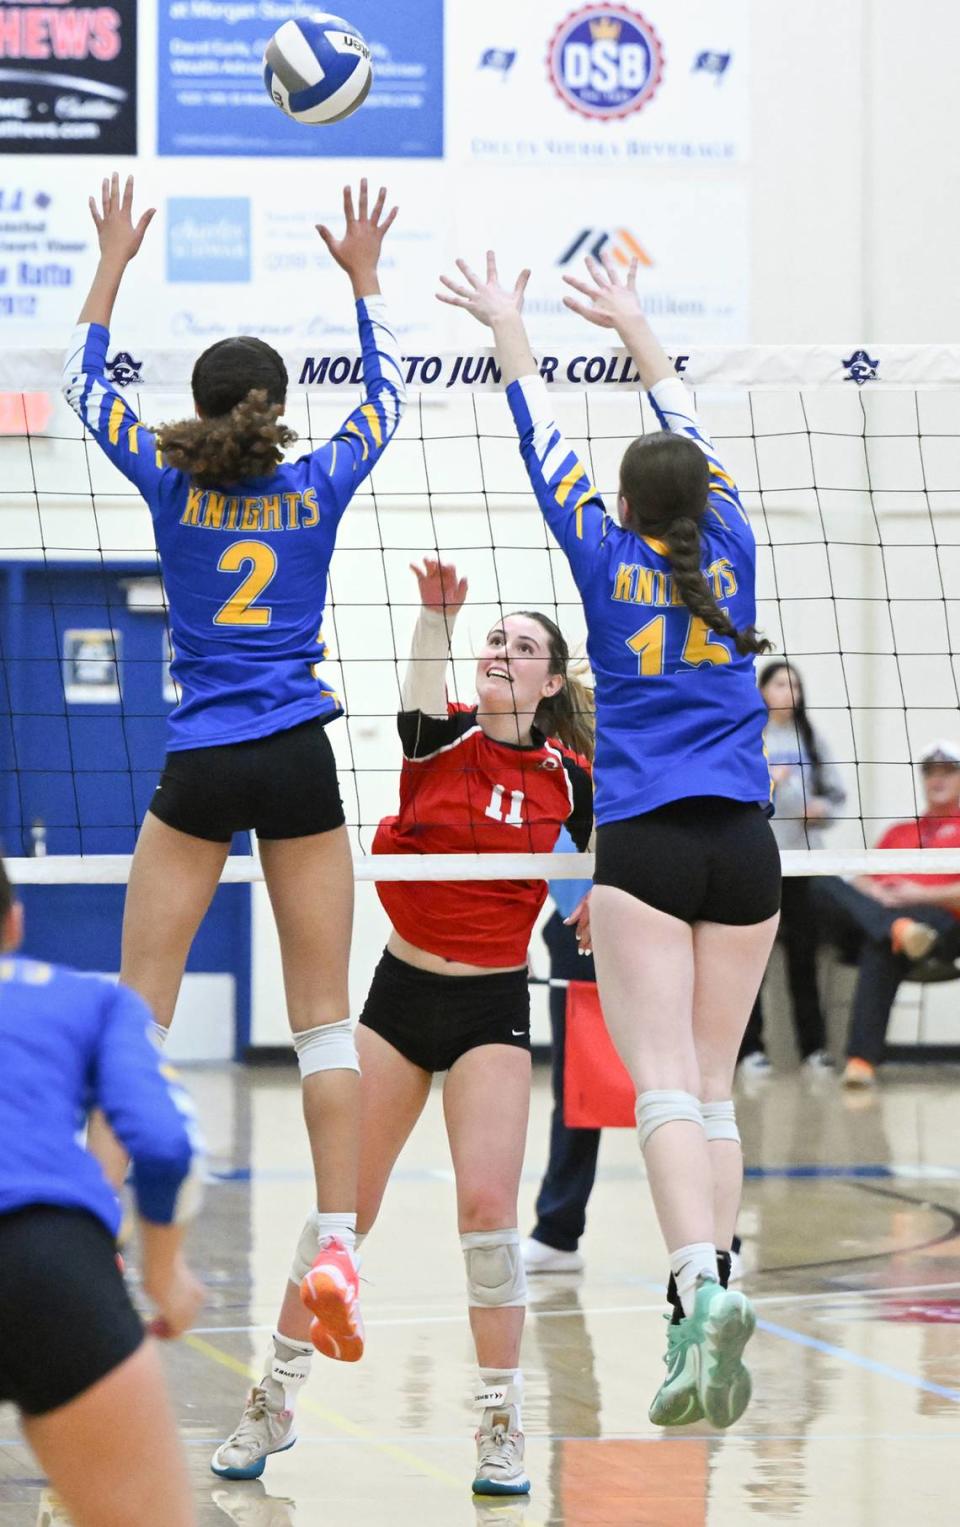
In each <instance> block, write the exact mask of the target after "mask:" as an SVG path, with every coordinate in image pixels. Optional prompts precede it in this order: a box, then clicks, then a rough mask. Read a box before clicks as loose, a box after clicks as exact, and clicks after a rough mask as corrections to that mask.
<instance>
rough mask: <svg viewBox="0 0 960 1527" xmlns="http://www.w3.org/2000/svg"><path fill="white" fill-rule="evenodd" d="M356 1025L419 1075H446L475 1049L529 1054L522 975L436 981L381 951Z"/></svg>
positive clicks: (438, 977) (436, 977) (428, 973)
mask: <svg viewBox="0 0 960 1527" xmlns="http://www.w3.org/2000/svg"><path fill="white" fill-rule="evenodd" d="M360 1022H361V1023H364V1024H366V1026H367V1028H368V1029H373V1031H374V1033H376V1034H379V1035H381V1037H382V1038H383V1039H385V1040H387V1042H388V1043H389V1044H392V1045H393V1048H394V1049H395V1050H399V1051H400V1054H401V1055H403V1056H405V1057H406V1058H407V1060H409V1061H412V1062H413V1064H414V1065H415V1066H419V1067H420V1068H421V1069H422V1070H423V1071H449V1070H450V1067H451V1066H452V1065H453V1063H454V1061H457V1060H459V1059H460V1057H461V1055H465V1054H466V1053H467V1051H468V1050H476V1049H477V1048H478V1046H480V1045H513V1046H514V1047H515V1048H516V1049H518V1050H529V1048H530V988H529V987H528V985H527V972H526V970H525V969H524V970H506V971H498V972H496V973H495V974H491V975H489V976H442V975H434V974H433V972H432V971H430V970H418V969H417V967H416V965H408V964H407V963H406V961H405V960H398V959H397V957H396V955H393V954H391V953H390V951H389V949H385V950H384V951H383V954H382V956H381V959H380V963H379V965H378V966H377V968H376V970H375V971H374V973H373V981H372V982H371V985H370V991H369V992H368V994H367V1000H366V1002H365V1003H364V1007H363V1012H362V1013H361V1014H360Z"/></svg>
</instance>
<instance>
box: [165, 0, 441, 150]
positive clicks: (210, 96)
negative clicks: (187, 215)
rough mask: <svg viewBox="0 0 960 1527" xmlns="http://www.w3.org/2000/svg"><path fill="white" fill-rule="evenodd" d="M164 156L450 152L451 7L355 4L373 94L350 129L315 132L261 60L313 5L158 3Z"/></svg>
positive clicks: (429, 2) (234, 0)
mask: <svg viewBox="0 0 960 1527" xmlns="http://www.w3.org/2000/svg"><path fill="white" fill-rule="evenodd" d="M158 3H159V37H158V55H157V71H158V72H157V114H158V121H157V140H158V151H159V153H161V154H199V155H207V156H211V155H215V156H219V155H224V154H229V155H247V156H251V157H263V156H282V157H292V158H317V157H320V156H322V157H324V158H339V159H352V158H361V157H362V158H390V159H393V158H404V159H424V158H427V159H430V158H440V157H441V156H442V155H443V16H444V6H443V0H403V4H402V5H382V4H379V3H377V0H350V5H349V19H350V22H351V23H352V24H353V25H355V26H356V27H357V28H358V30H359V31H360V32H361V33H362V34H363V36H364V37H365V39H366V41H367V42H368V44H369V45H370V49H371V52H372V55H373V86H372V89H371V91H370V94H369V96H368V97H367V99H366V101H365V102H364V104H363V107H362V109H361V110H359V111H357V112H356V113H355V114H354V115H353V116H351V117H347V118H346V120H345V121H342V122H335V123H331V124H330V125H328V126H324V127H307V126H304V125H303V124H301V123H299V122H293V121H291V120H290V118H289V117H286V116H284V114H283V112H282V111H281V110H280V109H279V107H277V106H275V105H274V103H273V101H272V100H271V99H270V96H269V95H268V94H267V90H266V87H265V85H264V83H263V52H264V49H265V47H266V45H267V43H268V42H269V40H270V38H271V36H272V35H273V33H274V32H275V31H276V30H277V28H278V27H279V26H280V25H281V23H282V22H284V21H286V20H289V19H290V18H296V17H297V16H309V15H311V14H314V13H316V11H317V10H318V8H319V7H318V5H317V4H316V3H306V4H305V3H303V0H158Z"/></svg>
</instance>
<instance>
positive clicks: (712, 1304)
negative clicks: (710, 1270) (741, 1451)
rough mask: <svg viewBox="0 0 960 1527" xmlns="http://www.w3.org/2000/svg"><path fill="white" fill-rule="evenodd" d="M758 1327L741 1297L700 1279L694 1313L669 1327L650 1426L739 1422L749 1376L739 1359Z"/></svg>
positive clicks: (722, 1426)
mask: <svg viewBox="0 0 960 1527" xmlns="http://www.w3.org/2000/svg"><path fill="white" fill-rule="evenodd" d="M666 1318H667V1319H669V1318H670V1317H669V1316H668V1317H666ZM756 1323H757V1320H756V1316H755V1314H754V1312H753V1307H752V1305H751V1304H750V1301H749V1299H747V1297H746V1295H745V1294H741V1293H739V1292H736V1291H734V1292H730V1291H728V1290H727V1289H725V1288H722V1287H721V1285H720V1284H719V1283H714V1282H713V1281H712V1280H710V1279H704V1280H702V1281H701V1283H700V1285H699V1287H698V1289H697V1296H696V1301H695V1303H694V1307H693V1311H692V1313H691V1314H690V1315H688V1316H686V1317H685V1319H683V1320H681V1321H680V1322H679V1323H678V1324H676V1325H673V1324H671V1325H670V1326H668V1328H667V1350H666V1353H665V1355H664V1359H663V1360H664V1363H665V1364H666V1368H667V1373H666V1377H665V1379H664V1381H663V1383H662V1384H661V1385H660V1388H659V1389H658V1390H657V1393H656V1394H655V1395H654V1397H653V1403H652V1404H651V1406H650V1410H649V1416H650V1420H651V1421H652V1422H653V1423H654V1425H656V1426H689V1425H690V1424H691V1423H692V1422H694V1421H701V1420H704V1419H705V1420H707V1421H709V1423H710V1425H711V1426H715V1427H718V1428H720V1429H725V1428H726V1427H728V1426H732V1425H733V1423H734V1421H738V1420H739V1419H740V1417H741V1416H742V1415H743V1412H744V1411H745V1410H746V1408H747V1405H748V1404H749V1402H750V1393H751V1381H750V1374H749V1371H748V1369H747V1368H746V1366H745V1365H744V1363H743V1362H742V1361H741V1359H742V1356H743V1349H744V1347H745V1346H746V1344H747V1342H748V1341H749V1340H750V1337H751V1336H752V1335H753V1332H754V1329H755V1328H756Z"/></svg>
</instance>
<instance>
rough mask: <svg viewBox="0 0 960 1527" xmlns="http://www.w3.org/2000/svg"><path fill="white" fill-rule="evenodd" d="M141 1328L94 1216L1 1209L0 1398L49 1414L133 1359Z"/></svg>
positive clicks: (109, 1240) (38, 1208) (50, 1209)
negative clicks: (48, 1412) (8, 1211)
mask: <svg viewBox="0 0 960 1527" xmlns="http://www.w3.org/2000/svg"><path fill="white" fill-rule="evenodd" d="M143 1334H144V1333H143V1321H142V1320H141V1319H140V1316H139V1315H138V1314H137V1312H136V1310H135V1309H134V1307H133V1305H132V1304H131V1303H130V1295H129V1294H128V1293H127V1288H126V1284H125V1283H124V1281H123V1277H122V1275H121V1273H120V1271H119V1269H118V1267H117V1248H116V1243H115V1241H114V1239H113V1236H112V1235H111V1234H110V1232H109V1230H108V1229H107V1228H106V1226H105V1225H104V1224H103V1223H102V1221H100V1220H98V1219H97V1218H96V1216H95V1215H93V1214H88V1213H87V1211H86V1210H85V1209H61V1208H57V1207H54V1206H52V1205H50V1206H46V1205H39V1204H38V1205H34V1206H33V1207H31V1208H29V1209H18V1210H15V1211H14V1213H12V1214H3V1215H0V1401H2V1400H9V1401H12V1403H13V1404H14V1405H16V1406H17V1408H18V1409H19V1410H22V1411H23V1413H24V1414H25V1415H28V1416H43V1415H46V1413H47V1411H49V1410H56V1409H57V1407H58V1406H60V1405H66V1403H67V1401H68V1400H75V1399H76V1398H77V1396H78V1395H80V1394H83V1392H84V1391H85V1390H87V1389H90V1388H91V1387H92V1386H93V1385H94V1384H95V1383H96V1382H97V1380H98V1379H102V1378H105V1377H106V1375H107V1374H108V1373H111V1372H112V1371H113V1369H114V1368H117V1367H119V1365H120V1364H121V1363H123V1362H126V1360H127V1358H128V1357H131V1356H132V1355H133V1353H134V1352H136V1350H137V1348H138V1347H139V1346H140V1343H141V1342H142V1341H143ZM95 1463H96V1459H91V1464H95Z"/></svg>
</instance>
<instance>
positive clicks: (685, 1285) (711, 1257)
mask: <svg viewBox="0 0 960 1527" xmlns="http://www.w3.org/2000/svg"><path fill="white" fill-rule="evenodd" d="M670 1267H671V1269H672V1271H673V1276H674V1278H675V1279H676V1282H677V1293H678V1295H679V1296H680V1303H681V1304H682V1305H683V1313H684V1314H685V1315H692V1314H693V1306H694V1303H695V1301H696V1297H697V1284H698V1283H699V1282H700V1280H701V1278H703V1279H706V1280H708V1281H709V1282H711V1283H717V1282H718V1281H719V1279H718V1278H717V1248H716V1247H715V1246H711V1245H710V1242H709V1241H694V1242H693V1243H692V1244H691V1245H689V1246H678V1247H677V1249H676V1251H672V1252H671V1253H670Z"/></svg>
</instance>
